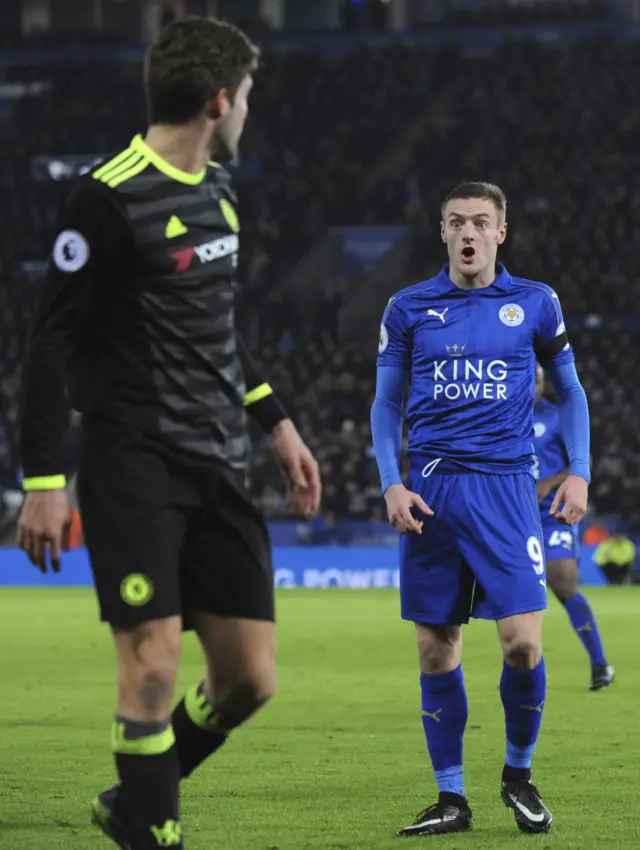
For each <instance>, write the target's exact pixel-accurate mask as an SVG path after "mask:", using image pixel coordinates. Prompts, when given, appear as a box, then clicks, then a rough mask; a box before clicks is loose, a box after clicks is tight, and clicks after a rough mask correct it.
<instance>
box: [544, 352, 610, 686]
mask: <svg viewBox="0 0 640 850" xmlns="http://www.w3.org/2000/svg"><path fill="white" fill-rule="evenodd" d="M543 393H544V369H543V368H542V366H540V364H538V366H537V368H536V406H535V409H534V414H533V446H534V450H535V455H534V462H533V477H534V478H535V480H536V491H537V493H538V501H539V503H540V523H541V525H542V534H543V545H544V555H545V561H546V562H547V584H548V586H549V587H550V588H551V590H553V592H554V593H555V595H556V596H557V598H558V600H559V601H560V602H561V603H562V604H563V605H564V607H565V609H566V611H567V614H568V615H569V619H570V620H571V625H572V626H573V628H574V629H575V632H576V634H577V635H578V637H579V638H580V640H581V641H582V643H583V645H584V648H585V649H586V650H587V653H588V654H589V660H590V662H591V685H590V687H589V689H590V690H592V691H599V690H600V689H601V688H606V687H607V685H610V684H611V683H612V682H613V679H614V676H615V671H614V669H613V667H611V665H610V664H608V663H607V659H606V657H605V654H604V648H603V646H602V640H601V638H600V631H599V629H598V624H597V622H596V618H595V615H594V613H593V611H592V610H591V606H590V605H589V603H588V602H587V600H586V599H585V597H584V596H583V595H582V594H581V593H580V592H579V591H578V548H579V542H578V526H577V525H574V526H571V527H567V526H566V525H561V524H560V523H559V522H558V521H557V519H556V518H555V517H554V516H552V515H551V513H550V508H551V505H552V504H553V499H554V497H555V494H556V490H557V489H558V487H559V486H560V485H561V484H562V483H563V482H564V481H565V480H566V479H567V477H568V475H569V471H570V470H569V458H568V456H567V450H566V448H565V445H564V439H563V436H562V428H561V427H560V418H559V416H558V408H557V406H556V405H555V404H553V402H551V401H549V400H548V399H546V398H544V397H543Z"/></svg>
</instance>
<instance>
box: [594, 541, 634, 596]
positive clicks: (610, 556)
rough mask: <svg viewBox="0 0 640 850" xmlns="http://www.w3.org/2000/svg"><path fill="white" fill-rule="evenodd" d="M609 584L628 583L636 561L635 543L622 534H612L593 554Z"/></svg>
mask: <svg viewBox="0 0 640 850" xmlns="http://www.w3.org/2000/svg"><path fill="white" fill-rule="evenodd" d="M593 560H594V561H595V562H596V564H597V565H598V566H599V567H600V569H601V570H602V572H603V573H604V574H605V575H606V577H607V581H608V582H609V584H629V583H630V582H631V573H632V571H633V569H634V567H635V562H636V546H635V543H634V542H633V541H632V540H630V539H629V538H628V537H626V536H625V535H624V534H620V533H617V534H612V535H611V537H609V539H608V540H604V541H603V542H602V543H600V545H599V546H598V548H597V549H596V551H595V552H594V554H593Z"/></svg>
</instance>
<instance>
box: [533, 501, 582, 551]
mask: <svg viewBox="0 0 640 850" xmlns="http://www.w3.org/2000/svg"><path fill="white" fill-rule="evenodd" d="M540 522H541V525H542V542H543V543H544V559H545V561H546V563H547V564H550V563H551V561H559V560H566V559H567V558H570V559H572V560H574V561H577V560H578V553H579V550H580V543H579V540H578V526H577V525H571V526H569V525H562V523H560V522H558V520H557V519H555V518H554V517H552V516H549V514H548V513H545V511H544V510H543V511H541V512H540Z"/></svg>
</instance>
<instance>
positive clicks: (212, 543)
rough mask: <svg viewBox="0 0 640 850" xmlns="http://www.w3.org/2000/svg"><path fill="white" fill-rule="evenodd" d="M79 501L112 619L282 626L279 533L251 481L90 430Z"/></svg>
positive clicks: (102, 599)
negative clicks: (197, 615) (271, 530)
mask: <svg viewBox="0 0 640 850" xmlns="http://www.w3.org/2000/svg"><path fill="white" fill-rule="evenodd" d="M78 498H79V503H80V514H81V517H82V525H83V530H84V537H85V543H86V546H87V549H88V551H89V556H90V558H91V567H92V570H93V575H94V579H95V584H96V590H97V594H98V601H99V604H100V613H101V618H102V619H103V620H106V621H107V622H109V623H111V624H112V625H114V626H122V627H126V626H131V625H135V624H136V623H140V622H144V621H146V620H155V619H159V618H161V617H170V616H173V615H177V614H179V615H182V617H183V623H184V628H186V629H188V628H190V627H191V623H190V621H189V612H191V611H205V612H209V613H213V614H219V615H220V616H224V617H246V618H248V619H254V620H273V619H274V589H273V566H272V561H271V546H270V542H269V534H268V531H267V528H266V525H265V522H264V519H263V517H262V515H261V514H260V512H259V511H258V509H257V508H256V507H255V506H254V504H253V503H252V501H251V499H250V498H249V495H248V493H247V491H246V489H245V485H244V476H243V475H242V473H240V474H239V473H237V472H235V471H234V470H232V469H231V468H230V467H227V466H226V464H224V463H221V462H219V461H214V460H212V461H202V462H193V463H192V462H190V461H189V460H188V459H186V458H184V457H179V456H177V453H176V452H172V451H171V450H169V449H167V448H165V447H164V446H163V445H162V444H160V443H158V442H156V441H154V440H152V439H150V438H149V437H146V436H145V435H143V434H140V433H138V432H136V431H135V430H133V429H131V428H129V427H128V426H121V425H113V424H105V423H99V424H98V423H85V424H84V426H83V433H82V439H81V445H80V459H79V468H78Z"/></svg>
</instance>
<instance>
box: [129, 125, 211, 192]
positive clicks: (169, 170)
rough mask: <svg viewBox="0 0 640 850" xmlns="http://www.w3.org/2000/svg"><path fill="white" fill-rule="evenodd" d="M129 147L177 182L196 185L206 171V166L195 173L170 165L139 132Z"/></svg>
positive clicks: (202, 178)
mask: <svg viewBox="0 0 640 850" xmlns="http://www.w3.org/2000/svg"><path fill="white" fill-rule="evenodd" d="M131 148H132V149H133V150H135V151H137V152H138V153H141V154H142V156H144V157H145V158H146V159H147V160H148V161H149V162H150V163H151V164H152V165H154V166H155V167H156V168H157V169H158V171H161V172H162V173H163V174H166V176H167V177H170V178H171V179H172V180H177V181H178V183H186V184H187V185H188V186H197V185H198V184H199V183H202V181H203V180H204V176H205V174H206V173H207V169H206V168H203V169H202V170H201V171H198V172H197V173H192V172H191V171H182V169H180V168H176V167H175V165H171V163H169V162H167V161H166V159H163V158H162V157H161V156H160V154H158V153H156V152H155V151H154V150H153V148H150V147H149V145H148V144H147V143H146V142H145V140H144V139H143V138H142V136H141V135H140V134H138V135H137V136H135V137H134V138H133V139H132V140H131Z"/></svg>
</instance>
